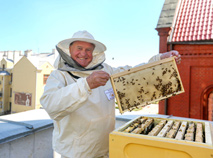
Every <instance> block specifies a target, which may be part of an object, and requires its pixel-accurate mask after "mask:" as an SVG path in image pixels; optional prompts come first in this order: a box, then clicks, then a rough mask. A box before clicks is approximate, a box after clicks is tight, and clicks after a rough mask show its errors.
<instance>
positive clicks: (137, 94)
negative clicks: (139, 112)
mask: <svg viewBox="0 0 213 158" xmlns="http://www.w3.org/2000/svg"><path fill="white" fill-rule="evenodd" d="M110 80H111V83H112V87H113V90H114V93H115V97H116V101H117V103H118V107H119V110H120V113H123V112H125V111H131V110H133V109H135V108H139V107H142V106H145V105H148V104H151V103H153V102H156V101H159V100H162V99H165V98H168V97H171V96H175V95H177V94H180V93H183V92H184V88H183V85H182V81H181V78H180V75H179V72H178V69H177V65H176V62H175V59H174V57H171V58H167V59H163V60H160V61H157V62H153V63H148V64H145V65H142V66H138V67H135V68H132V69H129V70H126V71H123V72H120V73H117V74H114V75H112V76H111V77H110Z"/></svg>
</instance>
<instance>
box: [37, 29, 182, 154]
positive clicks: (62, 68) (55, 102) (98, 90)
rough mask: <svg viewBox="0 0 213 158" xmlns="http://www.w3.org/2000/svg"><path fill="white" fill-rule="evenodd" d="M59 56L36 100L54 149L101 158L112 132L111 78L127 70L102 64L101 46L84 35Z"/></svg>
mask: <svg viewBox="0 0 213 158" xmlns="http://www.w3.org/2000/svg"><path fill="white" fill-rule="evenodd" d="M56 49H57V51H58V52H59V56H58V58H57V59H56V61H55V64H54V66H55V68H56V70H54V71H53V72H52V73H51V75H50V76H49V78H48V80H47V83H46V86H45V88H44V93H43V95H42V97H41V99H40V101H41V104H42V106H43V108H44V109H45V110H46V111H47V113H48V114H49V116H50V117H51V119H53V121H54V130H53V149H54V150H55V151H56V152H58V153H59V154H61V155H62V157H65V158H66V157H68V158H97V157H105V156H106V155H107V154H108V150H109V143H108V142H109V133H110V132H111V131H112V130H113V129H114V127H115V100H114V93H113V89H112V86H111V83H110V81H109V78H110V75H112V74H114V73H118V72H121V71H124V70H127V69H129V68H131V67H130V66H125V67H119V68H113V67H111V66H109V65H107V64H106V63H104V61H105V54H104V51H106V46H105V45H104V44H102V43H101V42H99V41H96V40H95V39H94V37H93V36H92V35H91V34H90V33H89V32H87V31H78V32H76V33H74V35H73V36H72V38H70V39H66V40H63V41H61V42H59V43H58V44H57V46H56ZM170 56H176V61H177V62H180V55H179V53H178V52H177V51H171V52H166V53H163V54H158V55H156V56H154V57H152V58H151V59H150V60H149V62H152V61H158V60H160V59H163V58H167V57H170Z"/></svg>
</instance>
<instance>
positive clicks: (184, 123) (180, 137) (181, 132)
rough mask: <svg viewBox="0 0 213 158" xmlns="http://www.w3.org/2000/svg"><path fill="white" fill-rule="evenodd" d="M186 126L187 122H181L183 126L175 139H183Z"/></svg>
mask: <svg viewBox="0 0 213 158" xmlns="http://www.w3.org/2000/svg"><path fill="white" fill-rule="evenodd" d="M186 127H187V122H186V121H183V122H182V123H181V126H180V128H179V130H178V133H177V135H176V137H175V139H177V140H182V139H183V137H184V134H185V131H186Z"/></svg>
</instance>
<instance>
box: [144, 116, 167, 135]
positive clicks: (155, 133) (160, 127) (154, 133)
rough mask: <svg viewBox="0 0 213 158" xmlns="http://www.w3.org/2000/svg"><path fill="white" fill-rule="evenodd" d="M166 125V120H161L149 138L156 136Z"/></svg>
mask: <svg viewBox="0 0 213 158" xmlns="http://www.w3.org/2000/svg"><path fill="white" fill-rule="evenodd" d="M165 124H166V120H161V121H160V122H159V123H158V124H157V125H156V126H155V127H154V128H153V129H152V130H151V131H150V132H149V133H148V135H149V136H156V135H158V133H159V132H160V130H161V129H162V128H163V127H164V125H165Z"/></svg>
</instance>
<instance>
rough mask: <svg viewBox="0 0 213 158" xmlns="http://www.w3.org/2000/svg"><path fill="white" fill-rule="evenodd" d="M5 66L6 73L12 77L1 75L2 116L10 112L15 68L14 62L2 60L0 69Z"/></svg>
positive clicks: (0, 108)
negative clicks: (12, 75) (13, 69)
mask: <svg viewBox="0 0 213 158" xmlns="http://www.w3.org/2000/svg"><path fill="white" fill-rule="evenodd" d="M3 65H4V68H5V69H4V71H7V72H8V73H10V75H0V91H1V93H2V95H1V97H0V102H1V103H0V114H5V112H9V111H10V110H11V109H10V103H11V97H10V92H11V87H12V84H11V82H10V81H11V73H12V69H11V67H13V62H11V61H8V60H5V59H4V58H3V59H2V60H1V64H0V68H1V69H2V68H3Z"/></svg>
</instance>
